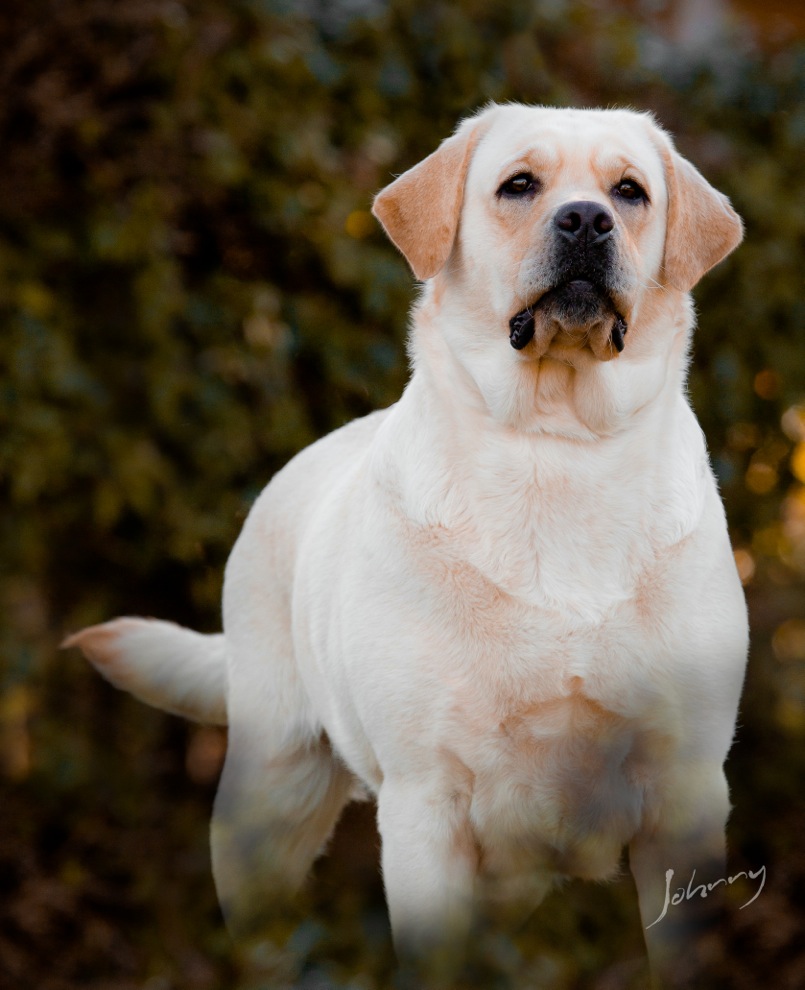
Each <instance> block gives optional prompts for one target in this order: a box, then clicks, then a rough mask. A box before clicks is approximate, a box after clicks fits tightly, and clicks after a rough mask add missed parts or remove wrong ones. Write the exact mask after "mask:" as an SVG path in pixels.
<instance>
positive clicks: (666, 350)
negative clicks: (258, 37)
mask: <svg viewBox="0 0 805 990" xmlns="http://www.w3.org/2000/svg"><path fill="white" fill-rule="evenodd" d="M417 169H418V170H419V171H418V172H417ZM417 169H413V170H411V172H410V173H407V174H406V175H404V176H402V177H401V178H400V179H398V180H397V181H396V182H395V183H392V185H391V186H390V187H388V189H386V190H384V191H383V192H382V193H381V194H380V195H379V197H378V199H377V203H376V212H377V213H378V215H379V217H380V218H381V220H383V222H384V223H385V224H386V226H387V228H388V230H389V234H390V236H391V237H392V238H393V240H394V241H395V243H397V244H398V245H399V246H400V247H401V249H402V250H403V251H404V252H406V253H407V255H408V256H409V260H411V263H412V266H413V267H414V270H415V271H417V272H418V274H419V275H421V276H423V277H428V278H429V281H427V282H426V283H425V284H424V286H423V287H422V291H421V295H420V298H419V301H418V302H417V304H416V306H415V307H414V312H413V319H412V331H411V344H410V350H411V356H412V363H413V368H414V371H413V376H412V378H411V381H410V382H409V384H408V387H407V388H406V390H405V393H404V394H403V396H402V398H401V399H400V401H399V402H398V403H397V404H396V405H394V406H393V407H392V408H390V409H387V410H385V411H382V412H378V413H375V414H373V415H371V416H369V417H367V418H366V419H363V420H360V421H357V422H355V423H352V424H350V425H349V426H346V427H345V428H343V429H341V430H338V431H336V432H335V433H333V434H331V435H330V436H328V437H325V438H324V439H323V440H320V441H319V442H318V443H316V444H314V445H313V446H311V447H310V448H308V449H307V450H305V451H303V452H302V453H301V454H300V455H298V457H296V458H295V459H294V460H293V461H291V462H290V463H289V464H288V466H287V467H286V468H284V469H283V470H282V471H281V472H280V473H279V474H278V475H277V476H276V477H275V478H274V480H273V481H272V482H271V484H270V485H269V486H268V487H267V488H266V490H265V491H264V492H263V494H262V495H261V496H260V498H259V499H258V500H257V502H256V504H255V505H254V508H253V509H252V512H251V514H250V516H249V518H248V520H247V522H246V525H245V526H244V529H243V532H242V534H241V536H240V538H239V539H238V541H237V544H236V545H235V548H234V550H233V553H232V556H231V558H230V561H229V564H228V566H227V571H226V581H225V591H224V636H225V640H226V643H225V650H224V649H221V650H219V651H217V653H216V655H217V656H218V657H219V659H220V660H221V662H222V663H223V662H224V658H225V661H226V664H227V680H228V688H227V689H226V694H227V697H226V705H227V712H228V722H229V732H230V736H229V751H228V755H227V760H226V766H225V768H224V772H223V778H222V781H221V786H220V790H219V795H218V799H217V801H216V809H215V817H214V821H213V833H212V835H213V860H214V869H215V877H216V883H217V885H218V890H219V894H220V897H221V900H222V904H223V906H224V910H225V912H226V914H227V917H228V920H229V921H230V923H231V924H232V925H233V927H234V928H236V929H237V928H238V927H240V928H241V929H243V930H249V929H254V927H255V926H256V924H258V923H259V918H260V917H261V913H262V911H263V910H264V909H265V908H266V905H267V904H268V903H269V902H271V901H272V899H274V898H276V897H279V896H280V893H281V892H282V891H284V890H285V889H288V890H291V889H293V888H294V887H296V886H298V884H299V883H301V882H302V880H303V879H304V877H305V875H306V874H307V872H308V870H309V868H310V865H311V863H312V862H313V859H314V858H315V856H316V855H317V854H318V853H319V851H320V850H321V848H322V846H323V845H324V843H325V842H326V840H327V838H328V836H329V834H330V832H331V829H332V827H333V825H334V824H335V822H336V820H337V818H338V815H339V813H340V811H341V808H342V806H343V805H344V803H345V802H346V801H348V800H349V799H350V798H351V797H352V796H353V795H354V794H355V793H356V788H360V787H363V788H366V789H368V790H369V791H370V792H371V793H372V794H373V795H375V796H376V798H377V801H378V821H379V827H380V832H381V835H382V842H383V850H382V860H383V874H384V880H385V885H386V892H387V898H388V904H389V910H390V914H391V920H392V925H393V929H394V933H395V940H396V942H397V944H398V947H399V948H400V949H401V950H402V951H403V952H404V953H405V952H409V953H411V954H413V955H414V956H416V955H421V954H427V953H428V952H430V951H432V950H434V949H438V948H439V947H440V946H444V945H450V944H454V943H455V942H456V941H460V939H461V938H462V937H463V936H464V934H465V933H466V932H467V931H468V929H469V927H470V925H471V923H472V918H473V914H474V911H475V907H476V905H477V904H478V903H479V901H483V900H484V899H493V900H495V899H497V900H500V899H502V898H507V897H509V896H514V895H515V894H516V895H517V896H523V894H524V893H525V894H527V893H528V891H529V890H530V891H531V895H530V896H532V897H533V898H534V899H538V897H539V896H541V894H542V893H544V892H545V891H546V890H547V889H549V888H550V886H551V885H552V883H554V882H555V881H556V880H557V879H560V878H562V877H565V876H580V877H586V878H591V879H598V878H605V877H609V876H612V875H613V874H615V873H616V872H617V870H618V867H619V862H620V858H621V852H622V849H623V847H624V846H628V847H629V851H630V860H631V867H632V871H633V873H634V875H635V880H636V883H637V887H638V893H639V897H640V909H641V913H642V916H643V922H644V927H645V926H647V925H649V923H650V922H651V921H653V920H654V919H655V918H656V917H657V916H659V914H660V911H661V908H662V904H663V896H664V888H665V871H666V870H667V869H669V868H673V869H675V870H676V871H677V873H678V874H680V873H681V874H684V873H685V871H687V873H688V874H689V872H690V869H692V868H694V867H695V868H699V869H701V870H707V869H710V870H711V871H713V870H715V871H716V873H715V874H714V875H720V874H718V873H717V870H718V864H719V863H721V862H723V856H724V825H725V821H726V818H727V814H728V810H729V801H728V793H727V785H726V782H725V777H724V772H723V764H724V760H725V757H726V755H727V752H728V750H729V748H730V744H731V741H732V738H733V732H734V727H735V719H736V711H737V706H738V700H739V695H740V691H741V685H742V679H743V671H744V664H745V659H746V650H747V620H746V609H745V605H744V598H743V594H742V590H741V586H740V582H739V580H738V577H737V574H736V569H735V566H734V563H733V558H732V553H731V550H730V544H729V540H728V537H727V528H726V524H725V519H724V511H723V508H722V505H721V501H720V499H719V496H718V492H717V489H716V484H715V481H714V478H713V474H712V472H711V469H710V466H709V463H708V457H707V452H706V449H705V443H704V438H703V436H702V432H701V429H700V428H699V426H698V424H697V422H696V419H695V417H694V414H693V412H692V411H691V408H690V405H689V404H688V401H687V398H686V395H685V378H686V367H687V362H688V355H689V346H690V337H691V331H692V326H693V312H692V306H691V301H690V298H689V296H688V295H687V290H688V289H689V288H690V287H691V286H692V285H693V284H694V283H695V282H696V281H697V280H698V278H699V277H701V275H703V274H704V272H705V271H706V270H707V269H708V268H709V267H711V266H712V265H713V264H715V263H717V262H718V261H719V260H721V258H722V257H723V256H724V255H725V254H726V253H728V251H729V250H731V249H732V248H733V247H734V246H735V245H736V244H737V243H738V241H739V240H740V237H741V225H740V221H739V220H738V218H737V217H736V215H735V214H734V212H733V211H732V210H731V208H730V207H729V204H728V203H727V201H726V200H725V199H724V197H722V196H721V195H720V194H718V193H716V191H715V190H714V189H712V187H710V186H709V185H708V184H707V183H706V182H705V180H704V179H703V178H702V177H701V176H700V175H699V173H698V172H696V170H695V169H694V168H693V167H692V166H691V165H689V164H688V163H686V162H684V161H683V160H682V159H681V158H680V157H679V155H678V154H677V153H676V151H675V150H674V149H673V146H672V144H671V142H670V140H669V139H668V137H667V136H666V135H665V134H664V133H663V132H662V131H660V130H659V128H657V127H656V125H655V124H654V123H653V122H652V120H651V119H650V118H649V117H648V116H645V115H640V114H635V113H631V112H627V111H592V110H591V111H587V110H553V109H545V108H534V107H524V106H519V105H507V106H492V107H490V108H487V109H486V110H485V111H483V112H482V113H481V114H479V115H477V116H475V117H473V118H470V119H469V120H466V121H464V123H463V124H462V125H461V126H460V128H459V129H458V131H457V133H456V135H455V136H454V137H452V138H450V139H449V141H448V142H445V144H444V145H443V146H442V148H441V149H439V150H438V151H437V152H435V153H434V155H432V156H430V158H429V159H427V160H426V162H425V163H423V164H422V165H420V166H418V167H417ZM519 171H530V172H533V173H534V174H536V175H538V176H539V178H540V180H541V189H540V191H539V193H538V195H537V196H536V197H535V198H534V199H533V200H531V201H529V202H525V201H523V202H519V201H518V202H516V203H514V202H510V201H507V200H505V199H501V198H500V197H499V196H497V190H498V188H499V187H500V185H501V183H502V182H504V181H505V180H506V179H508V178H510V177H511V175H512V174H514V173H516V172H519ZM625 176H626V177H629V178H632V179H635V180H637V181H639V182H640V183H641V184H642V185H643V186H644V187H645V188H646V189H647V191H648V193H649V198H650V203H649V204H648V205H646V206H642V205H640V206H634V205H632V204H627V205H624V204H623V203H618V202H615V199H614V198H613V192H612V190H613V187H614V186H615V185H617V183H618V182H619V181H621V180H622V179H623V178H624V177H625ZM574 200H594V201H596V202H600V203H602V204H603V205H604V206H606V207H607V208H608V209H610V210H611V211H612V212H613V214H614V217H615V230H614V232H613V237H614V238H615V241H616V243H617V245H618V266H619V273H618V275H619V288H618V292H617V300H616V301H617V304H618V306H619V307H620V311H621V312H622V313H623V314H624V316H625V318H626V320H627V323H628V328H629V329H628V334H627V336H626V338H625V348H624V350H623V352H622V353H621V354H616V353H615V352H612V353H611V354H609V353H607V354H605V355H604V357H605V358H610V357H611V359H610V360H602V359H599V357H596V356H595V355H594V354H593V352H592V351H591V350H590V348H589V347H585V346H578V345H572V344H568V342H567V341H566V340H564V341H563V339H562V338H561V335H559V336H557V337H556V338H555V339H553V340H551V339H550V335H549V336H548V337H544V339H541V342H539V343H537V342H534V343H533V344H530V345H529V346H528V347H526V348H524V349H523V350H522V351H516V350H514V349H513V348H512V347H511V346H510V344H509V340H508V321H509V319H510V318H511V317H512V315H513V314H515V313H516V312H517V311H518V310H521V309H522V308H523V307H524V306H526V305H528V304H529V303H530V302H531V301H532V300H534V299H536V298H538V297H539V296H540V294H541V293H542V292H544V291H545V290H546V289H547V288H548V282H547V279H548V274H547V273H548V272H549V269H550V252H551V243H552V242H551V238H550V233H551V222H552V218H553V216H554V214H555V212H556V210H557V209H558V208H559V207H561V206H562V204H565V203H568V202H570V201H574ZM636 210H640V212H639V213H638V212H635V211H636ZM160 628H161V627H160ZM174 628H175V627H174ZM154 630H155V641H156V638H158V636H157V633H158V631H159V630H158V627H156V626H155V627H154ZM142 635H143V633H142V627H140V626H129V625H127V624H126V623H125V622H124V623H123V624H122V625H117V626H115V624H110V625H107V626H101V627H95V628H94V629H91V630H88V631H85V632H83V633H82V634H79V637H78V638H77V639H75V640H74V642H76V643H77V645H79V646H82V647H83V648H85V650H86V652H87V653H88V655H89V657H90V659H91V660H93V661H95V662H98V663H99V666H100V669H101V671H102V672H104V666H103V664H104V659H103V657H104V655H107V654H108V655H112V654H114V655H115V657H116V658H117V667H118V670H119V668H120V665H121V664H127V665H130V671H129V673H128V675H120V674H119V673H118V675H117V678H116V683H121V684H122V685H123V686H128V687H131V684H130V683H128V682H127V677H128V681H130V682H132V683H134V682H139V681H140V680H141V679H142V672H143V671H147V669H148V668H149V667H153V663H152V660H153V657H154V656H161V653H160V652H159V649H157V647H156V646H154V645H153V644H152V645H151V646H149V645H148V643H147V642H146V641H141V645H142V647H143V652H142V654H141V656H140V657H139V659H138V657H137V656H136V654H137V652H138V651H139V650H140V645H138V644H136V643H135V639H134V637H135V636H140V637H142ZM175 635H176V634H175V633H173V632H171V631H169V630H168V629H166V630H165V636H166V638H165V641H164V643H165V647H166V650H165V652H167V647H168V645H169V642H170V637H171V636H174V637H175ZM181 645H182V644H179V643H178V641H177V646H179V647H181ZM186 645H188V646H189V645H190V640H187V641H186ZM135 646H136V648H135ZM152 648H153V650H154V651H155V652H150V651H151V649H152ZM179 652H180V653H181V649H180V650H179ZM203 654H204V650H200V652H199V657H200V662H201V658H202V656H203ZM121 658H122V659H121ZM167 663H168V661H167V660H166V669H167ZM153 676H154V684H155V685H156V690H151V692H150V694H149V693H148V692H146V691H143V690H140V691H139V693H140V696H142V697H144V698H145V699H146V700H148V701H150V702H152V703H156V704H160V703H162V704H164V706H165V707H168V708H169V709H176V708H180V709H182V710H184V711H185V712H187V711H188V706H187V704H186V703H184V704H183V705H178V704H177V703H176V701H175V699H174V698H173V695H172V693H171V692H172V691H177V692H179V693H180V694H181V695H182V698H184V699H185V702H186V699H187V698H188V697H192V693H193V692H192V688H187V687H182V684H183V683H184V680H185V679H186V678H191V679H192V677H193V674H192V671H191V670H190V664H187V663H185V662H182V664H181V665H180V669H179V670H178V671H177V673H176V674H175V676H174V677H173V678H171V677H170V676H168V675H166V674H165V673H164V672H154V675H153ZM208 683H210V682H209V681H208ZM215 683H216V684H217V683H219V682H218V681H215ZM220 683H223V681H222V680H221V682H220ZM135 690H136V688H135ZM160 691H161V692H162V700H161V701H160V697H159V696H158V695H159V693H160ZM222 693H223V689H222ZM220 700H223V698H221V699H220ZM214 712H215V705H214V704H213V703H212V701H211V699H210V698H209V697H205V698H204V699H202V701H201V702H200V703H199V707H198V711H197V715H198V716H200V717H209V715H210V713H213V714H214ZM191 714H192V713H191ZM664 924H665V922H663V923H662V924H659V925H657V926H655V927H654V928H653V929H651V930H650V931H649V932H648V933H647V934H648V937H649V939H650V940H651V941H650V945H649V949H650V952H651V954H652V959H653V962H654V965H655V970H656V972H657V973H659V974H663V973H666V974H668V973H670V972H671V971H672V970H673V966H674V959H675V956H674V953H676V952H677V951H679V945H680V942H679V939H678V938H677V935H678V934H679V932H678V931H676V930H674V934H673V936H672V934H671V924H672V923H671V922H670V921H669V923H668V925H667V926H666V927H665V929H663V925H664ZM680 930H681V929H680ZM683 936H684V932H683Z"/></svg>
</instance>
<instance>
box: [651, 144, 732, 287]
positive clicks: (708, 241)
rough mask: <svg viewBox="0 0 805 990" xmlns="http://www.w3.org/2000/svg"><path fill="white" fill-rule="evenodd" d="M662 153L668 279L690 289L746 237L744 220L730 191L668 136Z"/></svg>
mask: <svg viewBox="0 0 805 990" xmlns="http://www.w3.org/2000/svg"><path fill="white" fill-rule="evenodd" d="M663 137H666V136H665V135H663ZM662 154H663V158H664V159H665V174H666V182H667V184H668V223H667V227H666V233H665V260H664V262H663V268H664V270H665V279H666V281H667V282H668V283H670V284H671V285H672V286H673V287H674V288H675V289H681V290H682V291H683V292H688V291H689V290H690V289H692V288H693V286H694V285H695V284H696V283H697V282H698V281H699V279H700V278H701V277H702V276H703V275H704V274H705V273H706V272H709V271H710V269H711V268H712V267H713V266H714V265H717V264H718V263H719V261H723V259H724V258H726V257H727V255H728V254H729V253H730V251H732V250H734V249H735V248H736V247H737V246H738V245H739V244H740V243H741V240H742V239H743V223H742V222H741V218H740V217H739V216H738V214H737V213H736V212H735V210H733V208H732V206H731V205H730V201H729V200H728V199H727V197H726V196H724V195H723V194H722V193H720V192H718V190H716V189H714V188H713V187H712V186H711V185H710V183H709V182H708V181H707V180H706V179H705V178H704V176H703V175H702V174H701V173H700V172H699V171H697V169H695V168H694V167H693V165H691V164H690V162H689V161H687V160H686V159H684V158H683V157H682V156H681V155H680V154H679V153H678V152H677V151H676V150H675V149H674V147H673V145H672V144H671V142H670V140H669V139H667V137H666V140H665V141H664V142H663V146H662Z"/></svg>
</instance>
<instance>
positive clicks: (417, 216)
mask: <svg viewBox="0 0 805 990" xmlns="http://www.w3.org/2000/svg"><path fill="white" fill-rule="evenodd" d="M480 131H481V126H480V124H479V121H478V119H477V118H475V119H470V120H465V121H464V122H463V123H462V124H461V125H460V126H459V128H458V130H457V131H456V133H455V134H453V136H452V137H449V138H447V139H446V140H444V141H442V143H441V144H440V145H439V147H438V148H437V149H436V151H434V152H433V154H431V155H428V157H427V158H425V159H424V160H423V161H421V162H420V163H419V164H418V165H414V167H413V168H411V169H409V170H408V171H407V172H404V173H403V174H402V175H401V176H400V177H399V178H398V179H395V180H394V182H392V183H391V185H388V186H386V188H385V189H382V190H381V191H380V192H379V193H378V194H377V196H375V201H374V204H373V205H372V213H374V215H375V216H376V217H377V219H378V220H379V221H380V222H381V223H382V224H383V228H384V229H385V231H386V233H387V234H388V236H389V238H390V239H391V240H392V242H393V243H394V244H395V245H396V246H397V247H398V248H399V249H400V251H402V253H403V254H404V255H405V258H406V260H407V262H408V264H409V265H410V266H411V269H412V271H413V273H414V275H415V276H416V278H418V279H420V281H424V280H425V279H427V278H433V276H434V275H436V274H438V273H439V272H440V271H441V270H442V268H444V266H445V264H446V262H447V259H448V258H449V257H450V253H451V251H452V250H453V242H454V241H455V238H456V231H457V229H458V218H459V214H460V213H461V204H462V202H463V199H464V181H465V179H466V178H467V169H468V168H469V164H470V159H471V158H472V153H473V150H474V148H475V145H476V144H477V142H478V138H479V136H480Z"/></svg>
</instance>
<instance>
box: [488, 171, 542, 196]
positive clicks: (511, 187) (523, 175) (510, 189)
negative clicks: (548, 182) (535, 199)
mask: <svg viewBox="0 0 805 990" xmlns="http://www.w3.org/2000/svg"><path fill="white" fill-rule="evenodd" d="M538 187H539V180H538V179H535V178H534V176H533V175H532V174H531V173H530V172H518V173H517V175H513V176H512V177H511V178H510V179H507V180H506V181H505V182H504V183H503V185H502V186H501V187H500V189H498V196H532V195H533V194H534V193H535V192H536V191H537V188H538Z"/></svg>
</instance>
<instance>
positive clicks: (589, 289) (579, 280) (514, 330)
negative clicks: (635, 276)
mask: <svg viewBox="0 0 805 990" xmlns="http://www.w3.org/2000/svg"><path fill="white" fill-rule="evenodd" d="M614 228H615V221H614V218H613V216H612V214H611V213H610V212H609V210H608V209H606V207H605V206H603V205H602V204H600V203H595V202H592V201H587V200H579V201H576V202H572V203H566V204H565V205H564V206H561V207H559V209H558V210H557V211H556V213H555V214H554V218H553V252H552V253H553V263H552V265H551V271H550V272H548V273H547V275H548V280H549V285H551V287H550V288H548V289H547V291H543V292H542V293H541V295H539V296H538V297H537V298H536V299H535V300H534V302H533V303H532V304H531V305H529V306H527V307H526V308H525V309H522V310H520V312H519V313H516V314H515V315H514V316H513V317H512V318H511V319H510V320H509V340H510V341H511V345H512V347H514V348H515V350H518V351H519V350H522V349H523V348H524V347H526V345H527V344H529V343H530V342H531V340H533V339H534V337H535V335H538V338H539V339H538V351H539V353H540V354H542V353H544V352H545V351H546V350H547V349H548V347H549V346H550V345H551V343H552V342H553V340H554V339H557V342H558V343H560V344H562V345H564V346H571V347H572V346H585V345H586V346H588V347H589V348H590V349H591V350H592V351H593V353H594V354H595V356H596V357H598V358H599V359H601V360H609V359H610V358H611V357H614V356H615V354H616V353H618V354H619V353H620V352H621V351H622V350H623V348H624V337H625V335H626V332H627V325H626V320H625V319H624V318H623V316H622V314H621V313H620V312H619V311H618V307H617V305H616V304H615V302H614V300H613V295H612V292H613V290H612V283H613V272H614V270H615V268H616V261H617V249H616V244H615V238H614V236H613V231H614Z"/></svg>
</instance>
